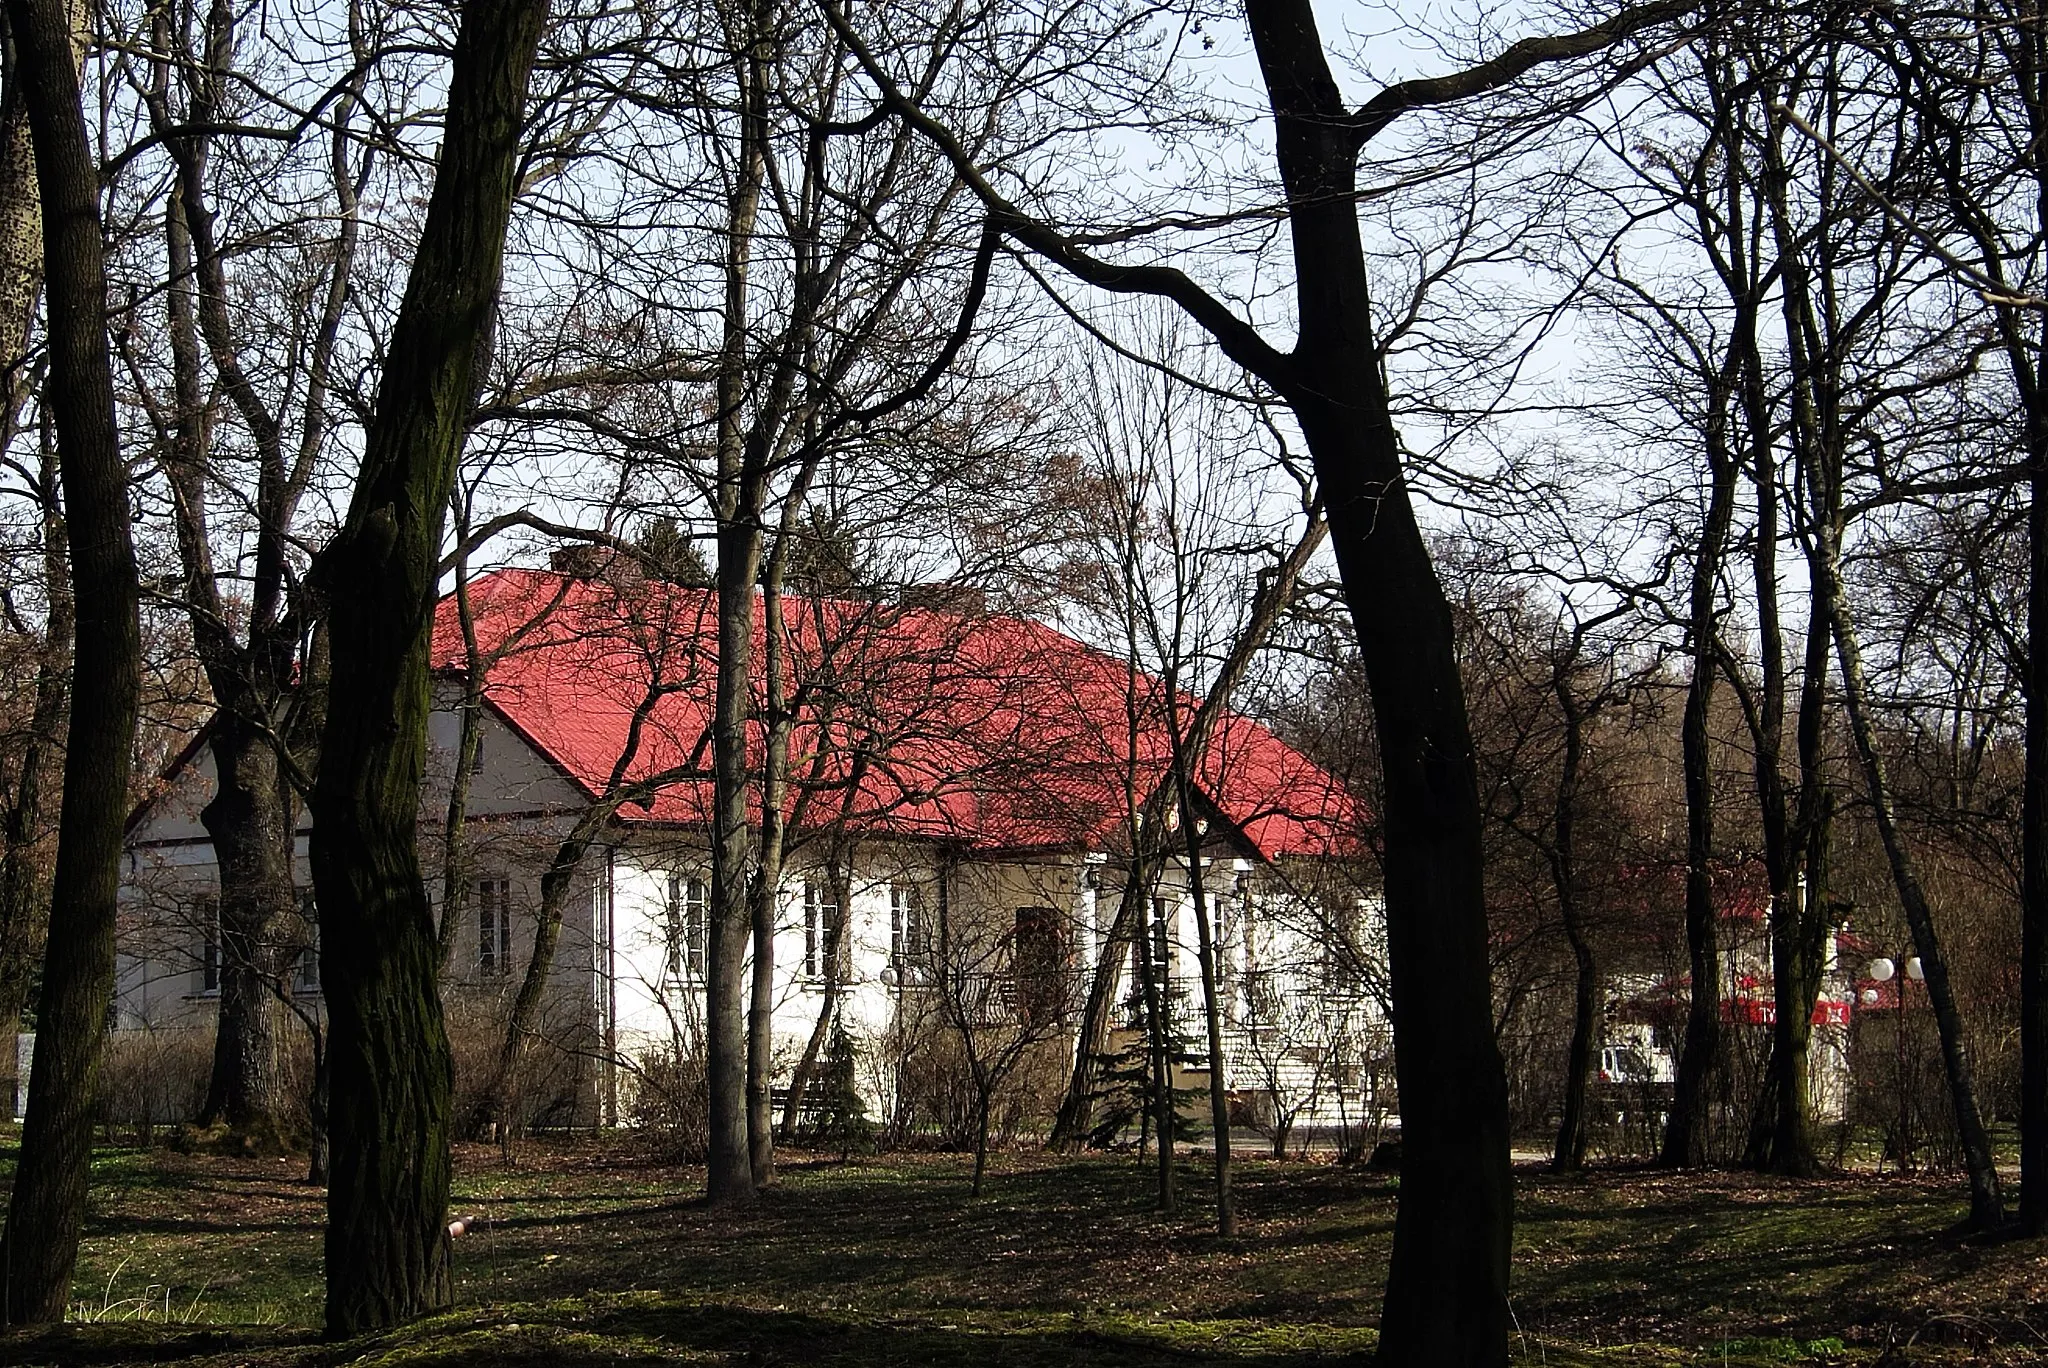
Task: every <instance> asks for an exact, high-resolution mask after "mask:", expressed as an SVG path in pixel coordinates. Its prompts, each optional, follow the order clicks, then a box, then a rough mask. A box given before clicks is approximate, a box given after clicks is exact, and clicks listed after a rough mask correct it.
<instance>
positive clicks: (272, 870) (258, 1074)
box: [199, 712, 298, 1145]
mask: <svg viewBox="0 0 2048 1368" xmlns="http://www.w3.org/2000/svg"><path fill="white" fill-rule="evenodd" d="M211 746H212V750H213V756H214V769H215V772H216V773H217V774H218V776H219V779H218V781H217V787H216V792H215V794H214V797H213V800H212V801H211V802H209V803H208V804H207V805H206V806H205V807H204V808H202V809H201V810H200V813H199V818H200V821H201V822H202V823H203V824H204V825H205V827H206V832H207V835H208V836H209V837H211V838H212V841H213V849H214V858H215V861H216V863H217V865H218V867H219V870H220V904H219V908H220V911H219V915H220V1011H219V1029H217V1030H216V1031H215V1033H214V1056H213V1077H212V1081H211V1082H210V1083H209V1085H208V1088H207V1095H206V1103H205V1105H204V1106H203V1107H202V1108H201V1109H200V1122H201V1124H204V1125H210V1124H212V1123H214V1122H216V1121H225V1122H226V1123H227V1125H228V1127H229V1128H230V1129H231V1130H232V1131H234V1132H236V1133H238V1134H242V1135H245V1136H247V1137H248V1138H249V1139H251V1140H253V1141H256V1142H257V1143H260V1144H266V1145H273V1144H276V1143H279V1141H280V1140H281V1139H282V1137H281V1136H280V1134H279V1130H280V1125H281V1122H280V1119H279V1118H280V1116H281V1114H282V1111H283V1108H284V1105H285V1086H284V1053H283V1051H284V1042H283V1039H282V1036H283V1027H284V1022H283V1021H282V1020H281V1019H280V1018H281V1015H282V1013H281V1011H280V1004H279V1002H278V998H277V992H276V989H278V988H280V987H285V988H286V989H287V991H288V984H289V980H290V975H291V964H292V961H293V959H294V958H295V956H296V952H297V950H298V946H297V945H296V943H295V942H294V940H293V939H292V938H290V937H289V936H288V935H287V934H286V931H287V928H290V927H291V926H292V925H293V924H294V922H295V921H296V918H297V913H298V895H297V890H296V888H295V886H294V884H293V880H292V832H291V830H290V803H289V799H288V795H287V794H286V793H285V792H284V783H285V781H284V778H283V776H282V775H281V774H280V773H279V770H278V761H277V752H276V751H275V750H274V749H273V748H272V744H271V741H270V739H269V738H268V737H265V736H261V735H258V734H255V733H254V732H252V731H251V730H250V728H249V727H248V726H247V725H246V724H245V723H244V722H243V720H242V719H241V718H240V717H239V716H237V715H235V714H233V713H229V712H221V713H219V714H217V715H216V716H215V718H214V724H213V735H212V738H211Z"/></svg>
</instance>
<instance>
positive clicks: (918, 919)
mask: <svg viewBox="0 0 2048 1368" xmlns="http://www.w3.org/2000/svg"><path fill="white" fill-rule="evenodd" d="M930 949H931V947H930V946H929V945H928V944H927V943H926V940H925V924H924V894H923V892H922V890H920V889H919V888H918V886H917V885H916V884H900V883H899V884H890V885H889V963H890V964H892V965H895V966H896V967H897V968H899V969H900V968H901V967H902V966H903V964H904V962H905V961H907V960H916V959H922V958H924V957H925V956H926V955H927V954H929V953H930Z"/></svg>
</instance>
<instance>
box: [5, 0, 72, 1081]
mask: <svg viewBox="0 0 2048 1368" xmlns="http://www.w3.org/2000/svg"><path fill="white" fill-rule="evenodd" d="M66 12H67V14H68V16H69V20H70V23H71V29H72V36H73V55H74V56H78V55H81V54H82V52H83V44H82V43H81V42H80V41H79V40H80V38H81V37H82V34H81V32H80V29H81V26H82V24H83V21H84V14H83V8H82V6H81V5H79V4H78V3H77V0H69V3H67V5H66ZM8 23H9V21H8V17H7V15H6V12H5V11H4V10H0V24H8ZM10 30H11V25H10ZM6 41H8V42H10V43H11V42H12V38H11V35H10V36H6ZM7 77H8V79H7V80H6V83H5V86H4V88H0V454H4V453H6V452H7V451H8V450H9V449H10V448H11V447H12V446H13V444H14V439H15V438H16V437H17V436H18V435H19V434H20V424H21V414H22V410H23V409H24V407H25V406H26V405H27V402H28V398H29V395H30V394H31V393H33V392H34V388H35V381H36V376H35V373H34V368H33V367H32V365H31V353H30V349H29V343H30V339H31V335H32V332H33V329H34V326H35V316H36V301H37V300H38V299H39V298H41V296H42V292H43V203H42V194H41V190H40V187H39V186H38V184H37V182H36V157H35V145H34V142H33V141H32V139H31V138H30V131H29V113H28V103H27V101H26V100H25V99H24V98H23V93H22V89H21V80H20V78H19V76H18V74H17V73H16V72H15V71H12V70H10V71H9V72H8V73H7ZM41 432H42V437H43V441H42V453H41V457H42V458H41V462H40V464H39V467H38V469H37V471H36V483H35V489H36V502H37V503H38V505H39V506H40V513H41V519H42V534H43V550H42V561H43V588H44V594H45V597H46V600H47V609H46V620H45V624H44V630H43V647H42V650H41V651H40V652H38V653H37V657H36V694H35V705H34V709H33V711H32V712H31V714H30V717H29V725H28V731H27V734H26V735H25V736H24V737H23V739H22V750H21V764H20V768H19V769H18V770H17V771H16V772H15V778H14V786H13V787H14V792H13V794H12V795H11V799H12V801H11V803H10V804H9V806H8V810H7V819H6V823H5V829H4V832H0V1109H4V1115H6V1116H13V1115H14V1114H15V1110H16V1108H17V1107H18V1106H19V1104H20V1101H21V1079H20V1078H19V1076H18V1074H19V1065H18V1060H17V1054H16V1050H15V1043H14V1035H15V1033H16V1032H17V1031H18V1029H19V1027H20V1022H21V1014H22V1009H23V1007H24V1006H25V1004H26V1001H27V996H28V978H29V973H28V970H29V964H30V960H31V956H32V955H33V953H34V951H35V950H36V949H37V948H38V946H39V945H40V941H41V936H42V932H43V929H44V927H43V923H44V921H45V919H46V917H47V912H48V907H47V904H46V903H45V902H44V899H43V893H44V891H45V890H44V888H43V886H42V881H41V879H40V878H39V877H38V872H39V871H38V867H37V866H38V861H37V859H36V847H37V846H38V845H40V844H41V842H42V839H43V837H44V835H45V834H46V833H45V831H44V820H45V815H44V806H45V804H44V799H43V787H44V779H45V772H46V770H47V769H48V768H49V766H50V764H51V763H52V762H53V760H54V759H55V757H56V756H57V755H58V754H59V752H60V750H61V747H62V745H63V739H64V738H63V733H62V728H63V726H64V721H65V711H66V706H67V704H68V703H69V701H70V687H71V632H72V609H71V569H70V554H71V553H70V548H69V547H68V546H67V545H66V543H65V537H64V511H63V507H62V501H61V499H60V498H59V495H58V490H57V485H58V479H59V476H58V470H57V458H56V445H55V443H54V442H53V441H51V440H50V434H49V423H48V420H47V418H46V419H45V421H44V422H43V423H42V424H41Z"/></svg>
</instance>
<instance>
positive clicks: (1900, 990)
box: [1863, 955, 1927, 1173]
mask: <svg viewBox="0 0 2048 1368" xmlns="http://www.w3.org/2000/svg"><path fill="white" fill-rule="evenodd" d="M1904 958H1905V961H1906V976H1905V978H1902V979H1900V980H1899V985H1898V987H1897V988H1896V989H1895V990H1894V993H1895V996H1896V997H1897V999H1898V1016H1897V1017H1896V1019H1895V1020H1896V1022H1897V1024H1896V1025H1895V1026H1894V1027H1893V1028H1892V1039H1893V1042H1894V1044H1895V1045H1896V1046H1897V1053H1898V1063H1897V1065H1896V1066H1895V1068H1894V1072H1893V1075H1892V1084H1893V1087H1894V1088H1895V1089H1896V1090H1897V1092H1898V1094H1899V1153H1898V1162H1899V1172H1900V1173H1904V1172H1905V1171H1906V1163H1907V1159H1906V1156H1907V1155H1908V1154H1909V1153H1910V1152H1911V1149H1912V1146H1911V1144H1910V1135H1909V1131H1908V1126H1909V1124H1910V1122H1911V1116H1912V1113H1911V1109H1910V1105H1909V1099H1908V1097H1907V1094H1906V980H1907V979H1910V980H1912V981H1913V982H1915V983H1918V982H1920V981H1921V980H1922V979H1925V978H1926V977H1927V971H1926V970H1925V969H1924V968H1922V967H1921V964H1920V957H1919V956H1918V955H1908V956H1905V957H1904ZM1898 971H1899V968H1898V965H1897V964H1896V963H1894V962H1893V961H1892V960H1891V959H1889V958H1887V957H1886V956H1883V955H1880V956H1878V957H1877V958H1876V959H1874V960H1872V961H1871V962H1870V965H1869V967H1868V969H1867V970H1866V972H1867V973H1868V974H1869V975H1870V978H1871V981H1872V982H1874V983H1890V982H1891V981H1892V977H1893V975H1895V974H1897V973H1898ZM1863 1000H1864V1001H1865V1002H1866V1003H1872V1002H1875V1001H1877V990H1876V989H1875V988H1866V989H1864V990H1863Z"/></svg>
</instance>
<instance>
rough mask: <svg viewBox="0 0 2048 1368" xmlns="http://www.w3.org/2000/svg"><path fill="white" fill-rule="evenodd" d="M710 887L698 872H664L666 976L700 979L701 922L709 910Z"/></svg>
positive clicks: (702, 932) (702, 972)
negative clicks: (666, 890) (666, 885)
mask: <svg viewBox="0 0 2048 1368" xmlns="http://www.w3.org/2000/svg"><path fill="white" fill-rule="evenodd" d="M710 907H711V890H710V889H709V888H708V887H706V885H705V883H704V880H703V878H702V877H701V876H699V875H696V874H683V873H676V874H670V875H669V876H668V976H669V977H670V978H672V979H690V980H692V981H694V982H702V981H703V979H704V922H705V919H706V917H707V916H708V915H709V913H710Z"/></svg>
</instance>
